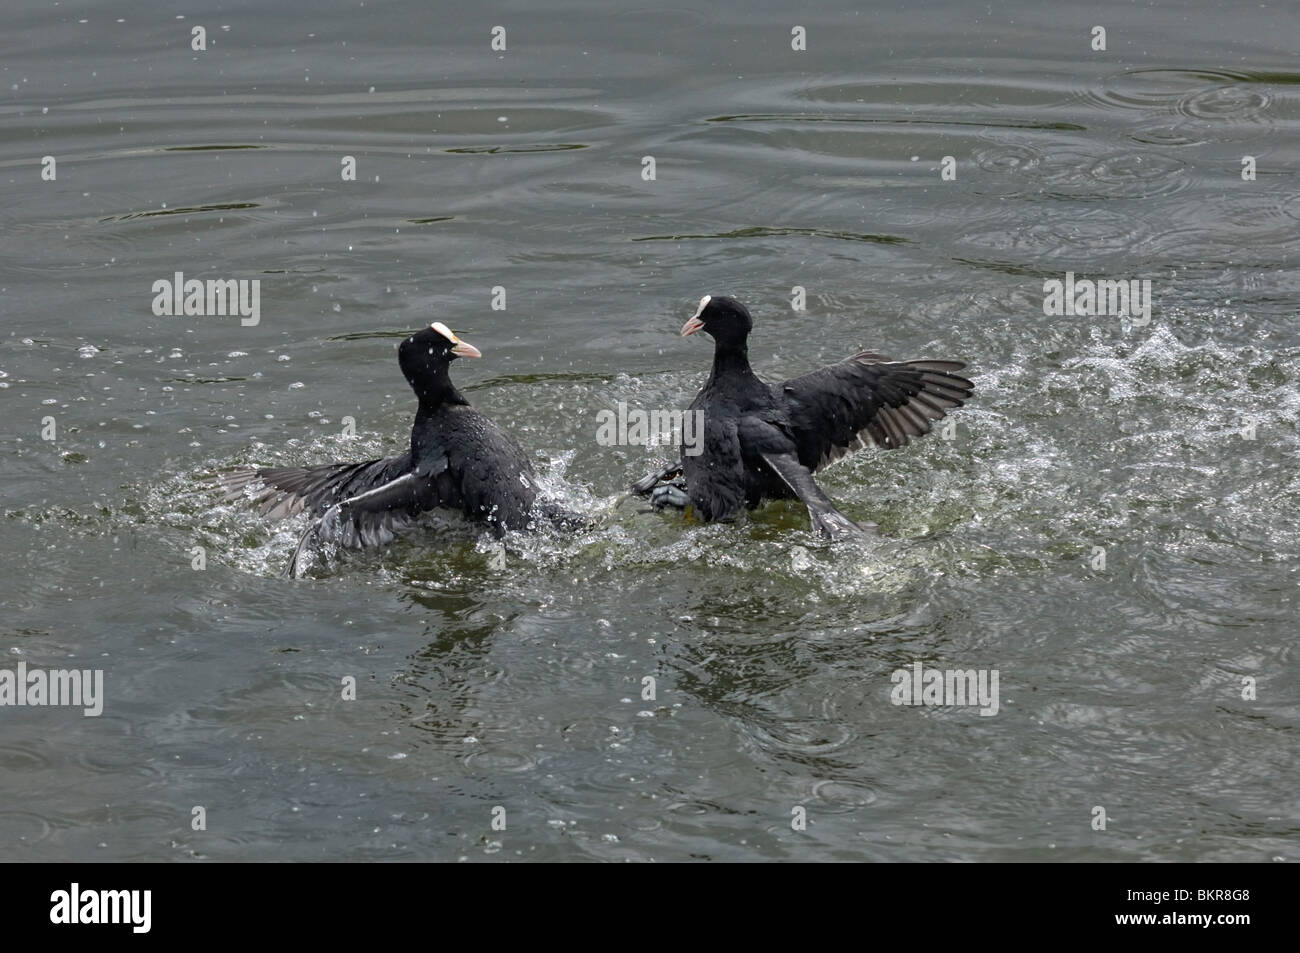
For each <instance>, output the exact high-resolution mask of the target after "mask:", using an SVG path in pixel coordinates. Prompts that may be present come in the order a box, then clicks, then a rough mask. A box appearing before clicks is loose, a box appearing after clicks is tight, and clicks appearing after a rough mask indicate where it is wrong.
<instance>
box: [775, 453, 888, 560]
mask: <svg viewBox="0 0 1300 953" xmlns="http://www.w3.org/2000/svg"><path fill="white" fill-rule="evenodd" d="M763 460H764V462H766V463H767V465H768V466H769V467H771V468H772V471H773V472H774V473H775V474H776V475H777V476H779V477H780V478H781V480H782V481H783V482H784V483H785V485H786V486H788V487H789V488H790V489H791V490H792V491H793V492H794V495H795V496H797V497H799V500H800V502H802V503H803V505H804V506H806V507H808V515H809V517H811V518H812V523H813V526H816V527H817V528H818V529H819V530H821V533H822V535H823V536H825V537H826V538H827V539H852V538H858V539H861V538H863V537H866V536H869V535H870V534H871V532H872V531H873V530H874V529H875V528H876V524H874V523H855V522H853V520H851V519H849V518H848V517H847V516H845V515H844V514H843V513H841V512H840V511H839V510H838V509H837V508H836V506H835V504H834V503H832V502H831V501H830V498H829V497H828V496H827V495H826V494H825V493H823V492H822V490H821V487H819V486H818V485H817V484H816V483H815V482H814V481H813V478H812V474H811V473H809V472H808V468H807V467H805V466H804V465H803V464H802V463H800V462H799V458H798V457H796V456H795V455H794V454H793V453H765V454H763Z"/></svg>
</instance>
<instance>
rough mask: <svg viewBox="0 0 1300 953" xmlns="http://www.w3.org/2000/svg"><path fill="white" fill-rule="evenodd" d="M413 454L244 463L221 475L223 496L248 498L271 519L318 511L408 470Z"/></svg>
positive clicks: (314, 513) (387, 481)
mask: <svg viewBox="0 0 1300 953" xmlns="http://www.w3.org/2000/svg"><path fill="white" fill-rule="evenodd" d="M410 460H411V455H410V453H404V454H399V455H397V456H394V457H384V458H382V459H379V460H367V461H365V462H363V463H326V464H323V465H321V466H317V467H241V468H240V469H238V470H232V471H230V472H229V473H223V474H221V475H220V476H218V477H217V482H218V484H219V485H220V486H221V488H222V489H223V490H224V491H225V496H224V497H223V499H224V500H226V501H229V500H234V499H239V498H241V497H250V496H251V499H252V500H253V501H254V503H256V504H257V507H258V512H259V513H261V515H262V516H265V517H268V518H270V519H273V520H278V519H284V518H285V517H288V516H294V515H295V514H297V513H300V512H302V511H303V510H306V511H307V512H308V513H310V514H311V515H312V516H320V515H321V514H322V513H324V512H325V511H326V510H327V509H329V508H330V507H331V506H332V505H334V504H335V503H338V502H340V501H341V500H346V499H347V498H348V497H350V496H356V495H357V494H359V493H364V492H366V491H367V490H373V489H374V488H375V487H377V486H382V485H383V484H385V483H389V482H391V481H392V480H394V479H396V478H397V477H398V476H400V475H401V474H402V473H404V472H406V471H407V470H408V469H410Z"/></svg>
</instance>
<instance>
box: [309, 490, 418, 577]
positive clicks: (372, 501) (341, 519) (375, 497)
mask: <svg viewBox="0 0 1300 953" xmlns="http://www.w3.org/2000/svg"><path fill="white" fill-rule="evenodd" d="M429 486H430V485H429V481H428V478H427V476H423V475H421V474H419V473H415V472H407V473H404V474H402V475H401V476H400V477H398V478H397V479H395V480H392V481H390V482H388V483H385V484H383V485H382V486H377V487H375V488H374V489H373V490H367V491H366V492H364V493H360V494H358V495H356V496H351V497H348V498H347V499H345V500H341V501H339V502H338V503H335V504H333V505H332V506H330V507H329V508H328V509H327V510H325V513H324V514H323V515H322V516H321V518H320V519H318V520H316V521H315V522H314V523H312V525H311V526H309V527H308V528H307V531H306V532H305V533H303V534H302V538H301V539H299V540H298V545H297V546H296V547H295V548H294V551H293V556H291V557H290V558H289V565H288V566H287V567H285V575H286V576H289V577H290V578H294V577H296V576H297V575H298V568H299V564H300V561H301V559H302V554H303V552H304V550H305V549H306V548H307V545H308V543H309V542H311V541H312V540H313V539H324V540H327V541H329V542H335V543H339V544H340V545H343V546H348V547H352V548H356V547H361V546H378V545H381V544H383V543H388V542H391V541H392V540H393V539H394V538H396V536H397V534H398V533H399V532H401V531H402V530H403V529H406V528H407V527H408V526H410V525H411V524H412V523H414V522H415V521H416V520H417V519H418V518H419V515H420V512H421V510H423V509H425V507H426V504H427V499H426V498H427V496H428V492H429Z"/></svg>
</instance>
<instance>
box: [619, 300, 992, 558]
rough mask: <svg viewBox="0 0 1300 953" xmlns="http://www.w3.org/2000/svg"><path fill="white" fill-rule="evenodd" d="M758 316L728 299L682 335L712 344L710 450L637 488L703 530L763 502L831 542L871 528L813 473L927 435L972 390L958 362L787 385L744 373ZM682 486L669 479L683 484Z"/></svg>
mask: <svg viewBox="0 0 1300 953" xmlns="http://www.w3.org/2000/svg"><path fill="white" fill-rule="evenodd" d="M753 326H754V322H753V319H752V318H751V317H750V316H749V312H748V311H746V310H745V308H744V306H743V305H741V304H740V302H738V301H736V300H735V299H733V298H727V297H721V296H718V297H714V296H710V295H705V296H704V297H703V298H701V299H700V307H699V310H697V311H696V312H695V315H694V317H692V318H691V319H690V320H689V321H687V322H686V324H685V325H684V326H683V327H682V335H683V336H686V335H689V334H694V333H695V332H696V331H704V332H705V333H706V334H709V335H711V336H712V337H713V340H714V351H713V372H712V373H711V374H710V375H709V379H708V381H706V382H705V384H704V389H703V390H701V391H700V393H699V395H698V396H697V397H696V398H695V401H694V402H693V403H692V404H691V407H690V409H691V410H692V411H702V412H703V414H704V419H703V424H704V426H703V448H702V451H701V452H700V453H698V454H696V455H688V454H686V453H683V454H682V455H681V460H680V462H679V463H674V464H670V465H669V466H667V467H665V468H664V469H662V470H660V471H658V472H656V473H652V474H650V475H649V476H647V477H645V478H644V479H642V480H639V481H637V482H636V483H634V484H633V485H632V492H633V493H636V494H638V495H641V496H647V495H648V496H650V497H651V501H652V502H653V503H654V505H655V507H656V509H658V508H661V507H663V506H677V507H680V508H683V509H684V508H686V507H688V506H689V507H691V509H692V511H693V512H694V513H695V514H696V515H697V516H699V517H700V518H701V519H704V520H706V521H712V520H727V519H732V518H734V517H735V516H736V515H737V514H738V513H739V512H740V511H741V510H742V509H743V508H746V507H749V508H752V507H755V506H757V505H758V504H759V503H760V502H762V501H763V500H764V499H771V498H789V497H797V498H798V499H799V500H801V501H802V502H803V503H804V505H805V506H807V507H808V514H809V516H811V517H812V521H813V525H814V526H816V527H817V528H818V529H820V530H821V532H822V533H823V534H824V535H826V536H828V537H830V538H833V539H834V538H839V537H844V536H853V535H858V534H861V533H863V532H864V530H865V529H866V528H867V527H865V526H860V525H859V524H857V523H855V522H853V521H852V520H851V519H849V518H848V517H847V516H845V515H844V514H843V513H841V512H840V511H839V510H838V509H836V508H835V504H834V503H832V502H831V501H830V500H829V499H828V498H827V496H826V494H825V493H823V492H822V491H821V488H820V487H818V486H817V484H816V482H815V481H814V480H813V474H814V473H816V472H817V471H818V470H821V469H822V468H824V467H827V466H829V465H830V464H832V463H834V462H835V461H836V460H839V459H840V458H841V457H843V456H844V455H845V454H846V453H848V452H849V451H850V450H855V449H860V448H863V447H865V446H866V445H867V441H868V440H870V441H871V442H873V443H875V444H876V445H877V446H879V447H883V448H884V449H886V450H894V449H897V448H898V447H904V446H906V445H907V443H908V441H909V440H910V439H911V438H912V437H919V436H921V435H922V434H925V433H929V432H930V426H931V421H934V420H941V419H943V417H945V416H946V415H947V412H948V411H949V410H952V409H953V408H954V407H960V406H962V403H963V401H965V400H966V399H967V398H969V397H970V396H971V393H972V390H973V388H974V385H973V384H972V383H971V382H970V381H969V380H967V379H966V378H964V377H958V376H957V375H956V374H955V373H954V372H955V371H959V370H961V369H962V368H963V367H965V366H966V365H965V364H963V363H962V362H960V361H930V360H920V361H891V360H889V359H888V358H885V357H882V356H881V355H879V354H875V353H873V352H871V351H863V352H861V353H859V354H855V355H854V356H853V357H850V358H848V359H846V360H843V361H840V362H839V363H838V364H831V365H829V366H827V367H823V368H821V369H820V370H816V371H813V372H812V373H811V374H805V375H804V376H803V377H796V378H794V379H793V380H788V381H785V382H783V383H780V384H766V383H764V382H763V381H762V380H760V379H759V378H758V376H757V375H756V374H755V373H754V371H753V369H752V368H751V367H750V366H749V352H748V339H749V332H750V330H751V329H752V328H753ZM679 474H680V475H681V476H682V477H683V478H684V485H683V484H682V483H681V482H678V483H672V482H668V481H671V480H673V479H674V478H675V477H677V476H678V475H679Z"/></svg>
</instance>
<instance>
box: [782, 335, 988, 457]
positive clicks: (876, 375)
mask: <svg viewBox="0 0 1300 953" xmlns="http://www.w3.org/2000/svg"><path fill="white" fill-rule="evenodd" d="M965 366H966V365H965V364H963V363H962V362H961V361H931V360H919V361H891V360H889V359H888V358H886V357H883V356H881V355H879V354H876V353H874V352H872V351H863V352H862V353H860V354H855V355H854V356H853V357H851V358H848V359H847V360H844V361H840V362H839V363H838V364H831V365H829V366H827V367H823V368H821V369H820V370H816V371H813V372H812V373H811V374H805V375H804V376H803V377H796V378H794V379H793V380H788V381H786V382H785V383H783V384H781V385H779V387H780V390H779V392H778V393H777V397H778V398H784V400H785V405H786V408H787V411H788V413H789V417H790V423H791V425H792V428H791V429H792V431H793V435H794V437H795V441H796V443H797V445H798V450H799V462H800V463H802V464H803V465H804V466H805V467H807V468H808V469H809V470H812V471H814V472H816V471H817V470H820V469H822V468H824V467H827V466H830V465H831V464H832V463H834V462H835V461H836V460H839V459H840V458H841V457H843V456H844V455H845V454H846V453H848V452H849V451H850V450H858V449H862V448H864V447H866V445H867V441H868V440H870V441H871V442H873V443H875V444H876V445H877V446H879V447H883V448H884V449H886V450H894V449H897V448H898V447H905V446H907V444H908V441H909V440H910V439H911V438H912V437H919V436H921V435H922V434H926V433H929V432H930V428H931V421H935V420H942V419H943V418H944V417H946V416H947V412H948V411H949V410H952V409H953V408H954V407H960V406H962V404H963V402H965V401H966V399H967V398H969V397H970V396H971V393H972V392H973V390H974V387H975V385H974V384H972V383H971V382H970V381H969V380H967V379H966V378H964V377H959V376H957V374H956V373H954V372H955V371H959V370H961V369H962V368H964V367H965ZM773 389H774V390H776V388H773Z"/></svg>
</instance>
